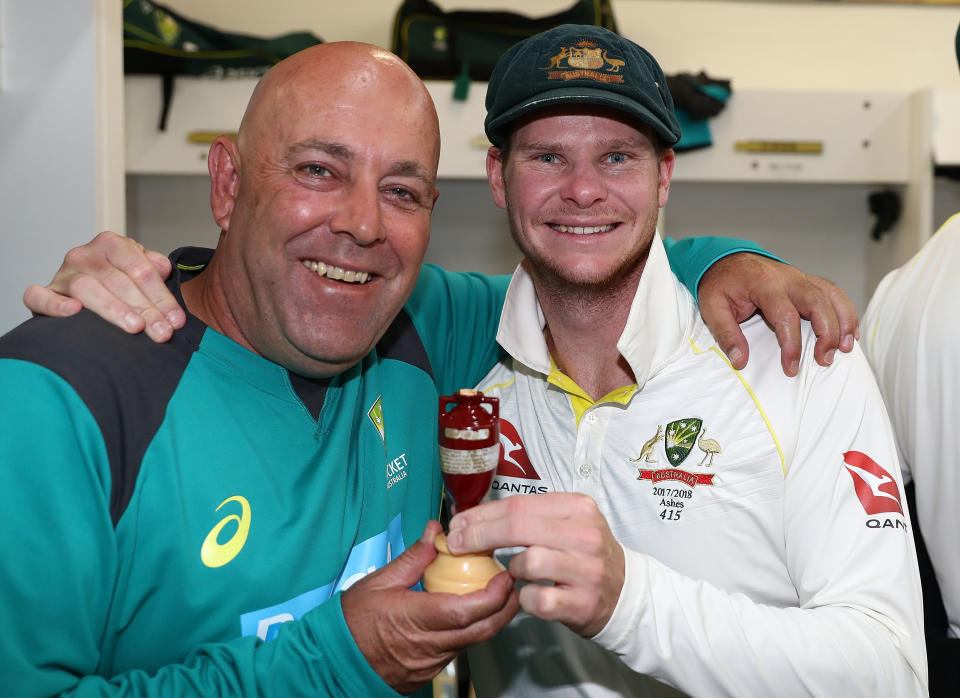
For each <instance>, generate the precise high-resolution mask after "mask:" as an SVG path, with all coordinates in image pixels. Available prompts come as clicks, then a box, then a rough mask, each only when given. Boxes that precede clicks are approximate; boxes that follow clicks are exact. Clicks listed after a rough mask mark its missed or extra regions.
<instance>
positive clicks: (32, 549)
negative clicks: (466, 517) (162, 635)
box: [0, 359, 398, 698]
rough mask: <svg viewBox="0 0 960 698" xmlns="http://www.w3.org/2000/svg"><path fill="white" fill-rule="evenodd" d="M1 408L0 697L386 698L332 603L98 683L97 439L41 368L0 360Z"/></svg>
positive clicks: (103, 502) (82, 411)
mask: <svg viewBox="0 0 960 698" xmlns="http://www.w3.org/2000/svg"><path fill="white" fill-rule="evenodd" d="M0 395H3V400H2V401H0V463H2V464H3V467H0V529H2V530H3V531H4V533H5V535H4V538H3V540H4V544H3V555H4V561H3V572H2V573H0V599H2V603H0V627H2V628H3V633H4V638H5V640H4V642H3V643H0V675H2V676H3V692H4V695H11V696H18V697H19V698H33V697H37V698H39V697H40V696H44V697H46V696H54V695H70V696H77V697H87V696H91V697H92V696H98V697H108V696H126V697H131V698H132V697H143V698H154V697H156V698H159V697H160V696H164V697H166V698H178V697H181V696H184V697H185V696H196V697H198V698H199V697H201V696H204V697H207V696H224V697H226V696H232V697H243V696H258V697H262V698H270V697H276V698H291V697H294V696H343V695H363V696H391V697H392V696H396V695H398V694H397V693H396V692H394V691H393V690H392V689H391V688H390V687H389V686H387V685H386V684H385V683H384V682H383V680H382V679H381V678H380V677H379V676H378V675H377V674H376V672H375V671H374V670H373V669H372V668H371V667H370V665H369V664H368V662H367V661H366V660H365V658H364V657H363V655H362V653H361V652H360V651H359V649H358V648H357V646H356V643H355V642H354V640H353V638H352V636H351V634H350V631H349V628H348V627H347V625H346V622H345V620H344V618H343V612H342V609H341V607H340V597H339V595H337V596H334V597H333V598H332V599H331V600H330V601H328V602H326V603H324V604H322V605H320V606H318V607H317V608H315V609H313V610H312V611H310V612H309V613H308V614H306V615H305V616H304V617H303V618H302V619H301V620H299V621H292V622H289V623H284V624H283V626H282V627H281V629H280V632H279V634H278V636H277V637H276V638H275V639H274V640H271V641H270V642H261V641H260V640H259V639H258V638H255V637H237V638H236V639H233V640H229V641H225V642H211V643H208V644H204V645H201V646H199V647H196V648H192V649H191V651H189V653H187V654H186V656H185V658H184V659H183V661H182V662H180V663H177V664H170V665H166V666H163V667H160V669H159V670H157V671H155V672H150V673H148V672H146V671H139V670H134V671H127V672H123V673H121V674H118V675H115V676H102V675H100V674H99V672H100V666H101V664H102V663H103V662H104V661H105V658H103V657H102V656H101V652H102V647H103V646H104V644H105V643H108V642H109V634H110V632H111V631H110V627H111V625H110V614H111V603H112V600H113V597H114V595H115V594H117V593H118V583H119V582H118V579H119V576H120V570H121V561H120V560H119V554H118V547H117V544H116V540H115V533H114V527H113V522H112V521H111V518H110V513H109V512H110V508H109V499H110V488H111V479H110V467H109V462H108V457H107V453H106V448H105V446H104V441H103V438H102V436H101V433H100V430H99V427H98V425H97V422H96V420H95V419H94V417H93V416H92V415H91V413H90V411H89V410H88V408H87V407H86V405H85V404H84V402H83V401H82V400H81V399H80V397H79V396H78V395H77V394H76V392H75V391H74V390H73V389H72V388H71V387H70V386H69V385H68V384H67V383H66V382H65V381H64V380H63V379H61V378H60V377H59V376H57V375H56V374H55V373H54V372H52V371H50V370H48V369H46V368H43V367H40V366H37V365H35V364H32V363H30V362H26V361H20V360H15V359H3V360H0ZM197 612H202V611H197ZM158 621H159V622H162V619H158Z"/></svg>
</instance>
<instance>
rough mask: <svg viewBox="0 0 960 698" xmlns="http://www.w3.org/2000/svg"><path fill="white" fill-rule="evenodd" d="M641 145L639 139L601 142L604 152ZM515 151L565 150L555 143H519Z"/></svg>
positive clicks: (613, 139)
mask: <svg viewBox="0 0 960 698" xmlns="http://www.w3.org/2000/svg"><path fill="white" fill-rule="evenodd" d="M641 144H642V141H641V140H640V139H639V138H610V139H607V140H603V141H601V145H602V146H603V148H604V150H628V149H630V148H637V147H640V145H641ZM515 149H516V150H518V151H524V152H527V151H545V152H562V151H563V150H564V146H563V144H561V143H557V142H555V141H528V142H526V143H518V144H517V145H516V148H515Z"/></svg>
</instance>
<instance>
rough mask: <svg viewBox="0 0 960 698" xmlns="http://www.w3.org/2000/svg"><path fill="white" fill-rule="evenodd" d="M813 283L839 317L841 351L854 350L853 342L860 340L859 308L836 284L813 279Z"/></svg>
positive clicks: (816, 278)
mask: <svg viewBox="0 0 960 698" xmlns="http://www.w3.org/2000/svg"><path fill="white" fill-rule="evenodd" d="M812 281H813V283H814V284H816V285H817V287H819V288H820V290H821V291H823V293H824V294H825V295H826V297H827V299H828V300H829V301H830V304H831V305H832V306H833V310H834V312H835V313H836V316H837V322H838V325H839V330H838V331H839V333H840V343H839V346H840V351H844V352H848V351H851V350H853V340H854V339H859V338H860V317H859V315H858V314H857V308H856V306H855V305H854V304H853V301H852V300H850V296H848V295H847V293H846V291H844V290H843V289H842V288H840V287H839V286H837V285H836V284H835V283H832V282H830V281H827V280H826V279H821V278H818V277H813V279H812Z"/></svg>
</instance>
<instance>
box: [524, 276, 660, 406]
mask: <svg viewBox="0 0 960 698" xmlns="http://www.w3.org/2000/svg"><path fill="white" fill-rule="evenodd" d="M640 271H642V270H638V271H637V272H636V273H635V274H632V275H631V276H630V277H629V278H628V279H625V280H624V281H623V282H622V283H619V284H617V285H616V286H614V287H612V288H611V287H606V288H603V289H583V288H577V289H576V290H572V289H571V288H570V287H569V286H565V287H564V288H560V287H559V284H556V283H552V282H551V281H549V280H547V279H542V278H538V277H537V276H536V275H535V274H534V275H533V280H534V286H535V288H536V290H537V298H538V299H539V301H540V307H541V308H542V309H543V315H544V318H545V319H546V322H547V326H546V329H545V331H544V337H545V339H546V342H547V347H548V348H549V350H550V355H551V356H552V357H553V361H554V363H556V364H557V367H558V368H559V369H560V370H561V371H563V372H564V373H565V374H566V375H567V376H569V377H570V378H571V379H573V380H574V381H575V382H576V384H577V385H579V386H580V387H581V388H582V389H583V390H584V391H585V392H586V393H587V394H588V395H589V396H590V397H591V398H592V399H593V400H598V399H600V398H601V397H603V396H604V395H606V394H608V393H609V392H611V391H612V390H616V389H617V388H622V387H623V386H626V385H632V384H633V383H635V382H636V378H635V377H634V375H633V371H632V370H631V369H630V365H629V364H628V363H627V361H626V359H624V358H623V356H621V355H620V351H619V350H618V349H617V341H618V340H619V339H620V336H621V334H623V328H624V327H625V326H626V323H627V318H628V316H629V314H630V306H631V304H632V303H633V297H634V294H635V293H636V290H637V284H638V283H639V282H640Z"/></svg>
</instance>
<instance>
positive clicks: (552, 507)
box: [447, 492, 602, 554]
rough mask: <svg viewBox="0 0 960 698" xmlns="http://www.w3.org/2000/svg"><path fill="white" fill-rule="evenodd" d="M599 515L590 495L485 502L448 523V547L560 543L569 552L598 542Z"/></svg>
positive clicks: (467, 548)
mask: <svg viewBox="0 0 960 698" xmlns="http://www.w3.org/2000/svg"><path fill="white" fill-rule="evenodd" d="M601 521H602V515H601V514H600V513H599V510H598V509H597V504H596V502H595V501H594V500H593V499H592V498H591V497H589V496H587V495H584V494H578V493H572V492H563V493H560V492H552V493H549V494H540V495H536V496H528V497H507V498H506V499H501V500H496V501H493V502H485V503H484V504H481V505H479V506H477V507H473V508H471V509H469V510H467V511H465V512H462V513H460V514H458V515H457V516H456V517H454V518H453V519H452V520H451V521H450V532H449V533H448V534H447V546H448V547H449V548H450V551H451V552H453V553H456V554H462V553H469V552H480V551H484V550H494V549H496V548H508V547H513V546H519V545H522V546H533V545H544V546H548V547H555V546H557V545H558V543H561V544H562V545H563V546H564V547H566V548H568V549H572V550H590V549H591V548H593V549H595V548H596V547H598V546H599V545H600V541H599V540H598V533H597V526H598V525H600V522H601Z"/></svg>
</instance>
